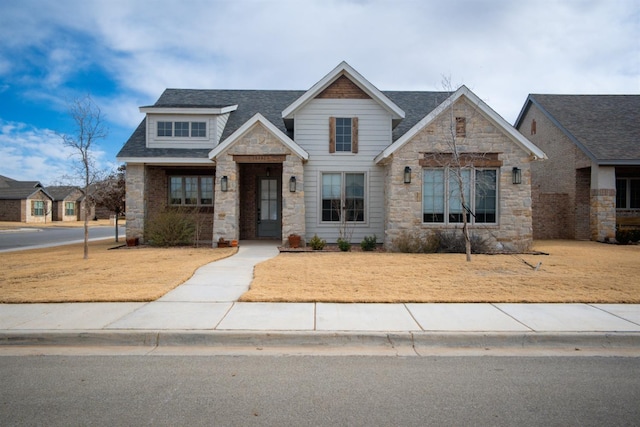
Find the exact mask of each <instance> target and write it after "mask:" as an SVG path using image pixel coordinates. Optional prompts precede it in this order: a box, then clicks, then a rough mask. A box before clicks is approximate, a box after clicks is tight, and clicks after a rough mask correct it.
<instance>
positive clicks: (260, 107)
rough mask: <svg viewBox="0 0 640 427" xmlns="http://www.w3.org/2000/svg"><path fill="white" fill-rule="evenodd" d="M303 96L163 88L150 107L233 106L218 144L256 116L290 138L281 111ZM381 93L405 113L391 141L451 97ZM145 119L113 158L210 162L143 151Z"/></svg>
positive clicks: (196, 153)
mask: <svg viewBox="0 0 640 427" xmlns="http://www.w3.org/2000/svg"><path fill="white" fill-rule="evenodd" d="M305 93H307V91H300V90H216V89H209V90H207V89H202V90H201V89H166V90H165V91H164V92H163V94H162V95H161V96H160V98H159V99H158V101H157V102H156V103H155V104H154V107H159V108H162V107H165V106H170V107H171V108H180V107H181V106H182V107H183V108H190V109H192V108H200V107H202V108H208V107H211V106H217V107H219V106H232V105H237V106H238V108H237V109H236V110H235V111H232V112H231V113H230V115H229V120H228V121H227V124H226V126H225V128H224V132H223V134H222V137H221V139H220V143H223V142H224V141H225V140H226V139H227V138H228V137H229V136H231V135H232V134H233V133H234V132H236V131H237V130H238V129H240V127H241V126H243V125H244V124H245V123H246V122H247V121H249V120H250V119H251V118H252V117H254V116H255V115H256V114H258V113H259V114H261V115H262V116H263V117H264V118H265V119H266V120H268V121H269V122H271V123H272V124H273V125H274V126H275V127H276V128H277V129H278V130H280V131H282V132H283V133H284V134H285V135H287V136H288V137H289V138H293V134H292V132H291V131H290V130H289V129H287V127H286V126H285V121H284V119H283V117H282V112H283V111H284V110H285V109H286V108H287V107H289V106H290V105H291V104H292V103H293V102H294V101H296V100H297V99H299V98H300V97H301V96H303V95H304V94H305ZM381 93H382V94H384V96H385V97H387V98H388V99H389V100H390V101H392V102H393V103H394V104H395V105H397V106H398V107H399V108H401V109H402V110H403V111H404V112H405V117H404V119H402V121H401V122H400V123H399V125H398V126H396V127H395V128H394V129H393V134H392V139H393V140H394V141H395V140H397V139H398V138H400V137H401V136H402V135H403V134H404V133H405V132H407V131H408V130H409V129H411V128H412V127H413V126H414V125H415V124H416V123H418V122H419V121H420V120H421V119H423V118H424V117H425V116H426V115H427V114H429V113H430V112H431V111H432V110H433V109H435V108H436V107H437V106H438V105H440V104H441V103H442V102H443V101H445V100H446V99H447V98H448V97H449V96H450V95H451V93H450V92H418V91H413V92H402V91H383V92H381ZM145 108H147V107H145ZM145 120H146V119H143V120H142V122H141V123H140V125H139V126H138V128H137V129H136V130H135V131H134V132H133V134H132V135H131V137H130V138H129V140H128V141H127V142H126V143H125V145H124V147H122V149H121V150H120V152H119V153H118V155H117V157H118V158H163V159H169V158H170V159H172V160H175V161H176V162H180V161H181V160H184V161H187V160H191V159H194V158H201V159H202V161H203V162H210V160H209V158H208V155H209V152H210V151H211V149H206V148H203V149H187V148H147V147H146V134H145V132H146V121H145Z"/></svg>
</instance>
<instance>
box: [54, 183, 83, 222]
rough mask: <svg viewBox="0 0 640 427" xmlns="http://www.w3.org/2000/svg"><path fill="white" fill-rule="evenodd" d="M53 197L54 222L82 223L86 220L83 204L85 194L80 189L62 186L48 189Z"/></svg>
mask: <svg viewBox="0 0 640 427" xmlns="http://www.w3.org/2000/svg"><path fill="white" fill-rule="evenodd" d="M47 192H48V193H49V194H50V195H51V197H53V209H52V216H51V217H52V219H53V221H80V220H83V219H84V215H83V214H84V212H83V210H82V203H83V200H84V192H83V191H82V190H81V189H79V188H78V187H73V186H68V185H60V186H50V187H47Z"/></svg>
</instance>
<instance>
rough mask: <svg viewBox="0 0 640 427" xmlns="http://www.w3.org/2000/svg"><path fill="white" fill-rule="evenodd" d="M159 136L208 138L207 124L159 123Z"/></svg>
mask: <svg viewBox="0 0 640 427" xmlns="http://www.w3.org/2000/svg"><path fill="white" fill-rule="evenodd" d="M158 136H163V137H176V138H189V137H191V138H206V136H207V123H206V122H158Z"/></svg>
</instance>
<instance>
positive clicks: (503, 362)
mask: <svg viewBox="0 0 640 427" xmlns="http://www.w3.org/2000/svg"><path fill="white" fill-rule="evenodd" d="M0 375H1V377H2V382H0V420H2V424H3V425H51V426H56V425H60V426H69V425H105V426H107V425H108V426H113V425H194V426H196V425H208V426H209V425H211V426H219V425H224V426H230V425H268V426H275V425H278V426H305V425H313V426H325V425H326V426H336V425H355V426H365V425H366V426H391V425H397V426H425V425H497V426H502V425H504V426H513V425H524V426H530V425H541V426H547V425H581V426H589V425H593V426H601V425H607V426H616V425H637V423H638V420H640V405H639V404H638V402H640V381H639V380H638V378H640V358H617V357H538V358H534V357H425V358H418V357H411V358H398V357H339V356H334V357H321V356H306V357H292V356H288V357H287V356H275V357H272V356H207V357H204V356H181V357H177V356H176V357H174V356H140V357H138V356H117V357H114V356H18V357H14V356H4V357H0Z"/></svg>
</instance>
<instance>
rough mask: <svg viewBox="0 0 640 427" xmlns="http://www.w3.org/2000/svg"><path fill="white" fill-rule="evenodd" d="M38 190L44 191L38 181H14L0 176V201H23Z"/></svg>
mask: <svg viewBox="0 0 640 427" xmlns="http://www.w3.org/2000/svg"><path fill="white" fill-rule="evenodd" d="M40 190H43V191H44V189H43V188H42V185H40V183H39V182H38V181H16V180H15V179H11V178H9V177H6V176H2V175H0V199H3V200H23V199H26V198H28V197H29V196H31V195H33V194H35V193H37V192H38V191H40ZM45 194H48V193H46V191H45Z"/></svg>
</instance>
